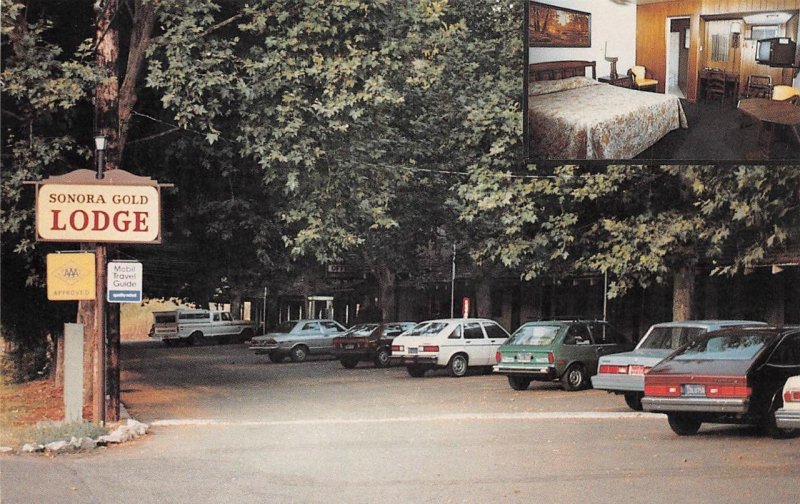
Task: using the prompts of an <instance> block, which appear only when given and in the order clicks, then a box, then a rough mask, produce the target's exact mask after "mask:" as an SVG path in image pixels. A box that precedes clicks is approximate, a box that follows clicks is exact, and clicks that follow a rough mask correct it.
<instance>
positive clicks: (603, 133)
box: [528, 77, 688, 159]
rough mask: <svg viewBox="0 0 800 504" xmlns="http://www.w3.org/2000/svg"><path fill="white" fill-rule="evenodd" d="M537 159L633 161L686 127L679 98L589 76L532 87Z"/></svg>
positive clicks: (530, 115) (531, 114) (532, 143)
mask: <svg viewBox="0 0 800 504" xmlns="http://www.w3.org/2000/svg"><path fill="white" fill-rule="evenodd" d="M528 126H529V129H528V131H529V134H530V135H531V138H530V152H529V154H530V156H529V157H530V158H532V159H631V158H633V157H634V156H636V155H638V154H640V153H641V152H642V151H644V150H645V149H647V148H648V147H650V146H651V145H653V144H654V143H656V142H657V141H658V140H660V139H661V138H662V137H663V136H664V135H666V134H667V133H669V132H670V131H672V130H674V129H677V128H679V127H680V128H687V127H688V123H687V122H686V115H685V114H684V112H683V107H682V106H681V102H680V100H679V99H678V98H677V97H675V96H670V95H663V94H659V93H649V92H644V91H637V90H632V89H626V88H622V87H617V86H612V85H610V84H604V83H599V82H596V81H593V80H591V79H588V78H584V77H573V78H571V79H564V80H559V81H547V82H535V83H531V86H530V87H529V89H528Z"/></svg>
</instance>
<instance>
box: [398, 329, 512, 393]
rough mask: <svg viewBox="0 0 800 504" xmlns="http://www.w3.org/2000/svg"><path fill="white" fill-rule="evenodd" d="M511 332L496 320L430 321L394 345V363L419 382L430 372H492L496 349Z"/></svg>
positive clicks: (406, 333)
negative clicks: (478, 369)
mask: <svg viewBox="0 0 800 504" xmlns="http://www.w3.org/2000/svg"><path fill="white" fill-rule="evenodd" d="M506 339H508V332H507V331H506V330H505V329H503V327H502V326H500V324H498V323H497V322H495V321H494V320H489V319H477V318H464V319H440V320H428V321H426V322H421V323H419V324H418V325H417V326H416V327H414V328H413V329H410V330H408V331H406V332H404V333H403V334H401V335H400V336H397V337H395V339H394V341H392V362H393V363H395V364H402V365H404V366H405V367H406V370H407V371H408V374H409V375H411V376H413V377H414V378H419V377H421V376H422V375H424V374H425V372H426V371H428V370H429V369H443V368H446V369H447V370H448V371H449V372H450V376H456V377H460V376H464V375H465V374H466V373H467V368H468V367H482V368H483V369H484V370H486V371H488V372H491V369H492V366H493V365H494V363H495V354H496V353H497V349H498V348H499V347H500V345H502V344H503V343H505V341H506Z"/></svg>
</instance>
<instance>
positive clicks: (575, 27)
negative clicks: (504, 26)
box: [528, 2, 592, 47]
mask: <svg viewBox="0 0 800 504" xmlns="http://www.w3.org/2000/svg"><path fill="white" fill-rule="evenodd" d="M591 46H592V15H591V13H589V12H583V11H578V10H573V9H568V8H566V7H557V6H555V5H549V4H545V3H540V2H530V5H529V9H528V47H591Z"/></svg>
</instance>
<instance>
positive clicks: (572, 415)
mask: <svg viewBox="0 0 800 504" xmlns="http://www.w3.org/2000/svg"><path fill="white" fill-rule="evenodd" d="M636 418H644V419H650V420H653V419H658V420H663V419H664V415H663V414H661V413H643V412H634V411H632V412H593V411H576V412H563V411H554V412H531V413H459V414H450V415H429V416H413V417H388V418H319V419H308V420H256V421H252V420H233V421H231V420H214V419H208V418H197V419H165V420H155V421H153V422H150V425H151V426H163V427H175V426H204V425H209V426H235V427H268V426H280V425H336V424H377V423H407V422H441V421H453V420H615V419H636Z"/></svg>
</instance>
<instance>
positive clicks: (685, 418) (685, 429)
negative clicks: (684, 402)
mask: <svg viewBox="0 0 800 504" xmlns="http://www.w3.org/2000/svg"><path fill="white" fill-rule="evenodd" d="M667 421H668V422H669V427H670V429H672V432H674V433H675V434H677V435H679V436H694V435H695V434H697V431H698V430H700V425H701V424H702V422H701V421H700V420H698V419H697V418H695V417H693V416H691V415H682V414H678V413H668V414H667Z"/></svg>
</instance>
